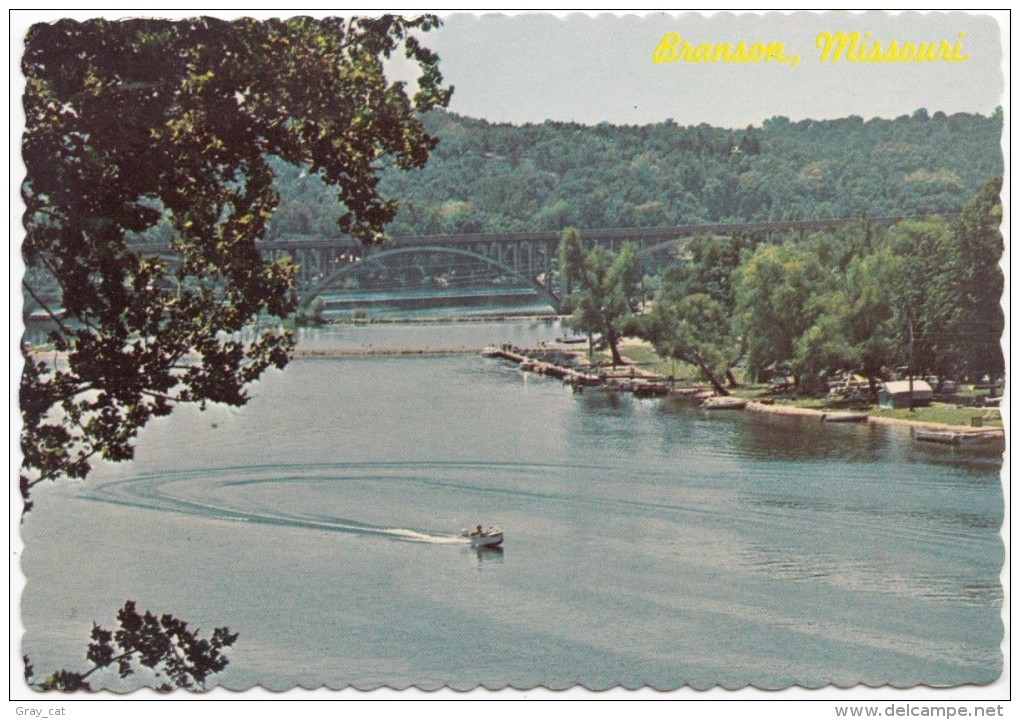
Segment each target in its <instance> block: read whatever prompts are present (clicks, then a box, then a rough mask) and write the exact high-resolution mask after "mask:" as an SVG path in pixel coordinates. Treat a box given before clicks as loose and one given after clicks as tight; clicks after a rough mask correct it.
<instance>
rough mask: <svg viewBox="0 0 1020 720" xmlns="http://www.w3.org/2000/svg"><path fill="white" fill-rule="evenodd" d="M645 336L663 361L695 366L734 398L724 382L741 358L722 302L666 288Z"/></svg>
mask: <svg viewBox="0 0 1020 720" xmlns="http://www.w3.org/2000/svg"><path fill="white" fill-rule="evenodd" d="M641 335H642V336H643V337H644V338H645V339H647V340H648V341H650V342H651V343H652V347H654V348H655V352H656V353H658V354H659V355H660V356H661V357H668V358H672V359H674V360H680V361H682V362H686V363H690V364H691V365H694V366H695V367H697V368H698V369H699V370H700V371H701V374H702V375H703V376H704V377H705V379H706V380H708V381H709V382H710V383H712V387H714V388H715V390H716V392H717V393H719V394H720V395H729V394H730V393H729V390H727V389H726V387H725V386H724V385H723V381H724V379H725V377H726V374H727V372H728V371H729V369H730V366H731V365H732V364H733V363H734V362H735V361H736V359H737V358H738V354H739V352H738V343H737V341H736V339H735V337H734V335H733V332H732V330H731V328H730V318H729V316H728V314H727V312H726V308H725V307H723V305H722V303H720V302H719V301H717V300H715V299H714V298H712V297H709V296H708V295H707V294H705V293H695V294H693V295H683V294H682V293H681V292H676V291H675V289H671V288H670V287H669V286H665V287H664V288H663V291H662V292H661V293H660V294H659V297H658V298H657V299H656V301H655V304H654V305H653V306H652V310H651V312H650V313H649V314H648V316H647V317H646V318H643V323H642V327H641Z"/></svg>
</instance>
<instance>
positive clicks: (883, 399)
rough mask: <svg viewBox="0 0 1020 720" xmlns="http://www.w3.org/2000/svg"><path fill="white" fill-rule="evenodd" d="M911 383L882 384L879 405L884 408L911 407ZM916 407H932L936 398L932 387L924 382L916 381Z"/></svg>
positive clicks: (899, 381) (900, 381)
mask: <svg viewBox="0 0 1020 720" xmlns="http://www.w3.org/2000/svg"><path fill="white" fill-rule="evenodd" d="M910 384H911V383H910V381H909V380H895V381H893V382H887V383H882V389H881V390H879V391H878V404H879V406H880V407H884V408H906V407H910ZM913 385H914V407H920V406H922V405H931V401H932V399H933V398H934V393H933V392H932V389H931V385H929V384H928V383H926V382H925V381H924V380H914V383H913Z"/></svg>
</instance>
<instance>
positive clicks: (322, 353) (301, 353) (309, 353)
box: [293, 347, 482, 358]
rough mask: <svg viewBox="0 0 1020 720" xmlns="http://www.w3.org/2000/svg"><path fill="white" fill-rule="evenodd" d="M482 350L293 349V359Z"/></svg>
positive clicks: (474, 351) (477, 350) (473, 351)
mask: <svg viewBox="0 0 1020 720" xmlns="http://www.w3.org/2000/svg"><path fill="white" fill-rule="evenodd" d="M481 352H482V348H469V347H460V348H400V347H347V348H339V347H337V348H300V347H298V348H295V349H294V354H293V357H294V358H308V357H376V356H378V357H392V356H397V355H480V354H481Z"/></svg>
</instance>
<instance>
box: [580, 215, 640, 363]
mask: <svg viewBox="0 0 1020 720" xmlns="http://www.w3.org/2000/svg"><path fill="white" fill-rule="evenodd" d="M560 259H561V263H562V273H563V276H564V280H565V282H566V284H567V287H568V288H571V292H570V295H568V297H567V298H566V305H567V306H568V307H570V308H573V313H572V314H571V316H570V318H569V319H568V320H567V324H568V325H569V326H570V327H572V328H574V329H575V330H579V331H581V332H586V333H599V334H601V335H602V338H603V340H604V341H605V342H606V343H607V344H608V345H609V349H610V352H611V353H612V359H613V365H614V366H616V365H621V364H622V363H623V357H622V356H621V355H620V350H619V346H618V344H619V341H620V339H621V337H622V336H623V327H624V325H625V324H626V323H627V322H628V321H629V319H630V318H632V317H633V315H634V313H635V312H636V311H637V309H638V306H639V303H640V300H641V297H642V293H641V281H642V278H643V276H644V273H643V270H642V267H641V260H640V259H639V258H638V253H637V248H636V247H635V246H634V245H633V244H632V243H625V244H624V246H623V247H622V248H620V250H619V252H616V253H614V252H609V251H607V250H604V249H603V248H601V247H598V246H596V247H594V248H592V249H591V250H589V251H588V252H584V251H583V250H582V248H581V244H580V236H579V234H578V232H577V230H576V229H575V228H567V229H566V230H564V232H563V236H562V238H561V240H560Z"/></svg>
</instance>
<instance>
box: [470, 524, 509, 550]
mask: <svg viewBox="0 0 1020 720" xmlns="http://www.w3.org/2000/svg"><path fill="white" fill-rule="evenodd" d="M460 534H461V537H466V538H467V539H468V541H469V542H470V543H471V547H497V546H499V545H502V544H503V531H502V530H500V529H499V528H495V527H493V528H484V529H483V530H482V531H481V532H479V531H478V530H461V532H460Z"/></svg>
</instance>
